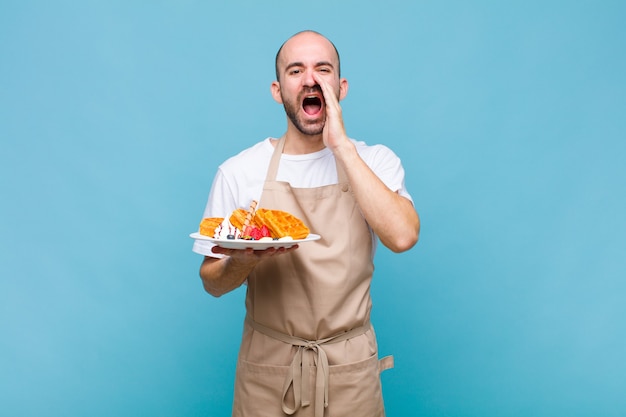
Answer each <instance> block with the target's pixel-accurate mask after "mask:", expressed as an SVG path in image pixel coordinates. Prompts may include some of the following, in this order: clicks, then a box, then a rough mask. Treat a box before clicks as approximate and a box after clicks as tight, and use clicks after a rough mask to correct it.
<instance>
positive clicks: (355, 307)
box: [233, 138, 393, 417]
mask: <svg viewBox="0 0 626 417" xmlns="http://www.w3.org/2000/svg"><path fill="white" fill-rule="evenodd" d="M284 142H285V139H284V138H283V139H281V140H280V141H279V142H278V143H277V144H276V148H275V150H274V154H273V156H272V159H271V162H270V166H269V169H268V172H267V177H266V181H265V185H264V188H263V193H262V195H261V199H260V202H259V207H263V208H268V209H278V210H285V211H288V212H290V213H292V214H294V215H295V216H297V217H299V218H300V219H302V221H304V223H305V224H306V225H307V226H308V227H309V229H310V230H311V231H312V232H313V233H317V234H319V235H320V236H321V239H320V240H318V241H314V242H306V243H303V244H301V245H300V247H299V248H298V249H297V250H295V251H293V252H290V253H289V254H284V255H281V256H276V257H272V258H269V259H266V260H264V261H262V262H261V263H259V264H258V265H257V266H256V267H255V269H254V270H253V272H252V273H251V274H250V276H249V277H248V289H247V293H246V310H247V316H246V320H245V323H244V332H243V338H242V343H241V348H240V352H239V359H238V364H237V373H236V379H235V396H234V404H233V416H234V417H253V416H254V417H264V416H267V417H277V416H290V415H291V416H295V417H309V416H310V417H344V416H349V415H354V416H359V417H370V416H371V417H375V416H376V417H378V416H384V407H383V401H382V390H381V386H380V372H381V371H382V370H384V369H387V368H390V367H392V366H393V358H391V357H387V358H383V359H382V360H380V361H379V360H378V347H377V344H376V336H375V334H374V330H373V328H372V326H371V324H370V322H369V318H370V311H371V306H372V303H371V299H370V283H371V279H372V274H373V270H374V266H373V263H372V260H371V253H372V240H371V235H370V231H369V227H368V225H367V222H366V221H365V219H364V218H363V216H362V215H361V213H360V211H359V208H358V206H357V204H356V201H355V200H354V198H353V196H352V193H351V190H350V185H349V183H348V181H347V176H346V174H345V172H344V170H343V169H342V168H341V167H340V166H339V164H337V176H338V179H339V181H338V184H333V185H327V186H323V187H316V188H292V187H291V186H290V184H289V183H286V182H278V181H276V173H277V172H278V165H279V163H280V157H281V154H282V150H283V147H284Z"/></svg>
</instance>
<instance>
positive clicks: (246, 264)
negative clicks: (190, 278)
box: [200, 245, 298, 297]
mask: <svg viewBox="0 0 626 417" xmlns="http://www.w3.org/2000/svg"><path fill="white" fill-rule="evenodd" d="M297 248H298V245H293V246H292V247H290V248H278V249H276V248H268V249H265V250H253V249H252V248H247V249H225V248H220V247H219V246H214V247H213V248H212V249H211V251H212V252H213V253H220V254H222V255H226V257H224V258H213V257H211V256H205V257H204V261H203V262H202V265H201V266H200V278H202V283H203V284H204V289H205V290H206V291H207V292H208V293H209V294H211V295H213V296H215V297H219V296H221V295H223V294H226V293H227V292H230V291H232V290H234V289H236V288H239V287H240V286H241V284H243V283H244V282H245V281H246V279H247V278H248V275H249V274H250V272H251V271H252V270H253V269H254V267H255V266H256V265H257V264H258V263H259V262H261V261H262V260H263V259H265V258H270V257H272V256H278V255H282V254H285V253H289V252H291V251H294V250H296V249H297Z"/></svg>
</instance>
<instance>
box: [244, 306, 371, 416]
mask: <svg viewBox="0 0 626 417" xmlns="http://www.w3.org/2000/svg"><path fill="white" fill-rule="evenodd" d="M246 323H247V324H249V325H250V326H251V327H252V328H253V329H254V330H256V331H258V332H260V333H262V334H264V335H266V336H269V337H271V338H273V339H277V340H280V341H281V342H284V343H288V344H290V345H293V346H297V347H298V350H297V351H296V354H295V355H294V357H293V360H292V361H291V365H290V369H289V372H288V373H287V376H286V378H285V382H284V384H283V398H282V403H283V404H282V406H283V411H284V412H285V413H286V414H288V415H292V414H294V413H295V412H296V411H297V410H298V409H299V408H300V407H301V406H302V407H306V406H308V405H310V404H311V399H310V394H309V392H310V384H309V371H310V366H311V363H310V359H309V355H306V354H305V353H304V352H305V351H307V350H312V351H313V352H314V353H316V354H317V357H316V360H315V365H316V366H317V373H316V378H315V417H323V415H324V408H326V407H328V375H329V369H330V368H329V365H328V357H327V356H326V352H324V349H322V345H327V344H331V343H338V342H343V341H344V340H348V339H351V338H353V337H356V336H360V335H362V334H364V333H365V332H367V331H368V330H369V329H370V328H371V324H370V321H369V319H368V320H367V321H366V322H365V323H364V324H363V325H361V326H359V327H355V328H353V329H351V330H348V331H346V332H342V333H339V334H336V335H334V336H331V337H327V338H325V339H319V340H306V339H302V338H300V337H296V336H290V335H288V334H285V333H281V332H279V331H276V330H274V329H271V328H269V327H266V326H263V325H262V324H259V323H257V322H255V321H254V320H252V318H250V316H246ZM290 387H293V397H294V406H293V408H292V407H289V406H288V405H287V392H288V391H289V388H290Z"/></svg>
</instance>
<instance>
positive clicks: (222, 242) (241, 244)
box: [189, 232, 320, 250]
mask: <svg viewBox="0 0 626 417" xmlns="http://www.w3.org/2000/svg"><path fill="white" fill-rule="evenodd" d="M189 237H191V238H192V239H197V240H206V241H208V242H211V243H214V244H215V245H217V246H219V247H222V248H225V249H247V248H252V249H256V250H263V249H268V248H277V249H278V248H290V247H292V246H293V245H297V244H300V243H304V242H312V241H314V240H318V239H320V235H315V234H310V235H308V236H307V237H305V238H304V239H294V240H263V241H260V240H246V239H214V238H212V237H209V236H205V235H201V234H200V233H198V232H196V233H192V234H190V235H189Z"/></svg>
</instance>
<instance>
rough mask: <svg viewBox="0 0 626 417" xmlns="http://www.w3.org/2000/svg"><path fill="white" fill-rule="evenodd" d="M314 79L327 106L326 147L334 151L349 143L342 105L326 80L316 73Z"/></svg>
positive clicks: (323, 133)
mask: <svg viewBox="0 0 626 417" xmlns="http://www.w3.org/2000/svg"><path fill="white" fill-rule="evenodd" d="M313 77H314V79H315V82H317V83H318V84H319V86H320V87H321V89H322V94H323V95H324V102H325V105H326V123H325V125H324V130H323V132H322V136H323V140H324V145H326V146H327V147H328V148H330V149H331V150H334V149H336V148H338V147H340V146H342V145H344V144H346V143H347V142H349V140H348V136H347V135H346V129H345V127H344V124H343V116H342V113H341V105H340V104H339V99H338V98H337V93H336V92H335V91H334V90H333V88H332V86H331V85H330V83H329V82H328V81H327V80H326V78H325V77H323V76H321V75H319V74H317V73H315V74H314V75H313Z"/></svg>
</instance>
